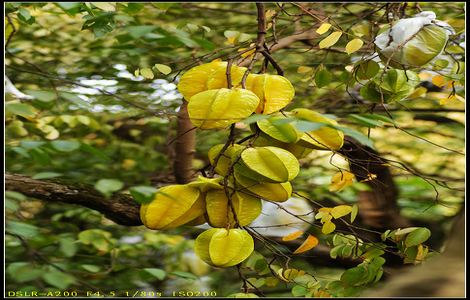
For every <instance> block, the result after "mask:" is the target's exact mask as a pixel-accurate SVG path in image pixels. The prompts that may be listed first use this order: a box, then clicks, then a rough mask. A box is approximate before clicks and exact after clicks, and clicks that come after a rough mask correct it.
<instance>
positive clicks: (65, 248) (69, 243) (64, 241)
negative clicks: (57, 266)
mask: <svg viewBox="0 0 470 300" xmlns="http://www.w3.org/2000/svg"><path fill="white" fill-rule="evenodd" d="M59 249H60V252H62V253H63V254H64V256H65V257H72V256H74V255H75V253H77V250H78V249H77V244H76V243H75V239H73V238H70V237H65V238H61V239H60V240H59Z"/></svg>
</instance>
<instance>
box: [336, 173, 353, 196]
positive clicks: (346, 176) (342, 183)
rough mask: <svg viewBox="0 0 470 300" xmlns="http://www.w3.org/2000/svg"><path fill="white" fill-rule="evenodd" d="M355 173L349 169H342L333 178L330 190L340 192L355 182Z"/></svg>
mask: <svg viewBox="0 0 470 300" xmlns="http://www.w3.org/2000/svg"><path fill="white" fill-rule="evenodd" d="M353 180H354V174H352V173H350V172H348V171H341V172H338V173H336V174H335V175H333V177H332V178H331V184H330V192H339V191H341V190H343V189H345V188H346V187H348V186H350V185H352V184H353Z"/></svg>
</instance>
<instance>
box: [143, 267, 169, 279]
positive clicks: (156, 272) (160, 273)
mask: <svg viewBox="0 0 470 300" xmlns="http://www.w3.org/2000/svg"><path fill="white" fill-rule="evenodd" d="M144 270H145V271H146V272H147V273H149V274H150V275H152V276H153V277H155V278H157V279H158V280H163V279H165V277H166V272H165V271H164V270H162V269H158V268H145V269H144Z"/></svg>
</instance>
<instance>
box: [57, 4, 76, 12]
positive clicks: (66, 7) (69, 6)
mask: <svg viewBox="0 0 470 300" xmlns="http://www.w3.org/2000/svg"><path fill="white" fill-rule="evenodd" d="M55 4H57V5H58V6H59V7H60V8H62V9H63V10H65V11H71V10H75V9H78V8H79V7H80V6H81V4H82V2H56V3H55Z"/></svg>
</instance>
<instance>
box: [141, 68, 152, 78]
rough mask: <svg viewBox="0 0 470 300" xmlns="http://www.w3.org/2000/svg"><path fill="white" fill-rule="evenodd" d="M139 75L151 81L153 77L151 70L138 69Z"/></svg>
mask: <svg viewBox="0 0 470 300" xmlns="http://www.w3.org/2000/svg"><path fill="white" fill-rule="evenodd" d="M140 74H141V75H142V76H144V78H146V79H153V77H154V75H153V72H152V69H150V68H142V69H140Z"/></svg>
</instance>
